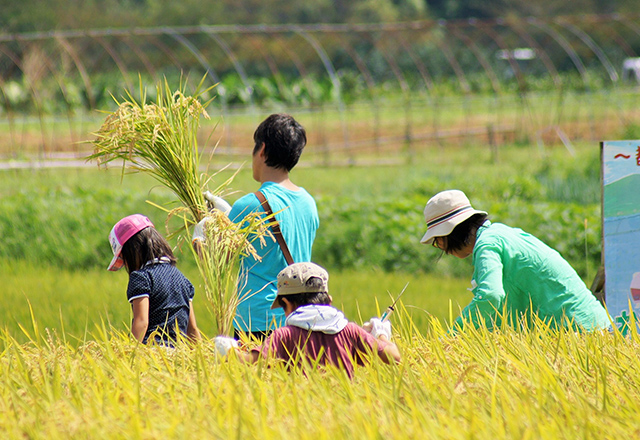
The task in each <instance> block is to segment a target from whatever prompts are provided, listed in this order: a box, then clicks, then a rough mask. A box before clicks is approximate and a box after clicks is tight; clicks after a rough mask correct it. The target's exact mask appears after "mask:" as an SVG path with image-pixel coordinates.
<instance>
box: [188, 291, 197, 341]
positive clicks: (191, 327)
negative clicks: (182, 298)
mask: <svg viewBox="0 0 640 440" xmlns="http://www.w3.org/2000/svg"><path fill="white" fill-rule="evenodd" d="M187 338H189V339H191V340H192V341H199V340H200V330H198V325H197V324H196V314H195V312H194V311H193V301H189V324H187Z"/></svg>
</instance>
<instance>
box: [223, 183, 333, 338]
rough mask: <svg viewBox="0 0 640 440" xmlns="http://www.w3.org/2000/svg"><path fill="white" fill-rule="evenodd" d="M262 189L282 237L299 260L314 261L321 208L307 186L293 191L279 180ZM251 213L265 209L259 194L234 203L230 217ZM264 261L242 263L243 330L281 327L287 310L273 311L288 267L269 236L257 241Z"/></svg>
mask: <svg viewBox="0 0 640 440" xmlns="http://www.w3.org/2000/svg"><path fill="white" fill-rule="evenodd" d="M260 191H262V193H263V194H264V195H265V197H266V198H267V201H268V202H269V205H270V206H271V209H272V210H273V212H274V213H275V217H276V219H277V220H278V222H279V223H280V229H281V230H282V236H283V237H284V240H285V241H286V242H287V246H288V247H289V250H290V251H291V256H292V257H293V261H295V262H296V263H300V262H305V261H311V248H312V246H313V240H314V239H315V237H316V230H317V229H318V226H319V225H320V220H319V218H318V209H317V207H316V202H315V201H314V200H313V197H311V195H310V194H309V193H308V192H307V191H306V190H305V189H304V188H300V189H299V190H297V191H292V190H289V189H287V188H285V187H283V186H282V185H280V184H277V183H275V182H265V183H264V184H263V185H262V186H261V187H260ZM251 212H263V209H262V207H261V206H260V202H259V201H258V198H257V197H256V196H255V194H253V193H251V194H247V195H245V196H243V197H241V198H240V199H238V200H237V201H236V202H235V203H234V204H233V206H232V208H231V212H230V213H229V218H230V219H231V220H232V221H234V222H236V223H239V222H241V221H243V219H244V218H245V217H246V216H247V215H248V214H249V213H251ZM253 245H254V247H255V248H256V251H257V253H258V255H260V257H261V261H258V260H256V259H255V258H254V257H251V256H249V257H245V258H243V259H242V261H241V263H240V277H239V280H238V294H239V296H240V303H239V304H238V308H237V310H236V316H235V319H234V327H235V328H237V329H239V330H242V331H251V332H257V331H266V330H272V329H274V328H276V327H281V326H282V325H283V322H284V312H283V310H282V309H281V308H277V309H274V310H271V304H272V303H273V300H274V299H275V298H276V277H277V276H278V273H279V272H280V271H281V270H282V269H284V268H285V267H286V266H287V262H286V260H285V258H284V255H283V254H282V250H281V249H280V245H278V243H277V242H276V241H275V239H271V238H267V240H266V244H265V245H261V244H260V243H259V242H258V241H257V240H256V241H254V242H253Z"/></svg>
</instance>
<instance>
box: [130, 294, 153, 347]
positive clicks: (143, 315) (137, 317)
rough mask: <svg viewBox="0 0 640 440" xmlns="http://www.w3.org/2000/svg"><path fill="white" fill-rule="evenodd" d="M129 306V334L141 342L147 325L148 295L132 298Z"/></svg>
mask: <svg viewBox="0 0 640 440" xmlns="http://www.w3.org/2000/svg"><path fill="white" fill-rule="evenodd" d="M131 307H132V309H133V322H132V323H131V334H132V335H133V337H134V338H136V339H137V340H138V341H140V342H142V341H143V340H144V335H145V334H146V333H147V328H148V327H149V297H148V296H144V297H140V298H136V299H134V300H132V301H131Z"/></svg>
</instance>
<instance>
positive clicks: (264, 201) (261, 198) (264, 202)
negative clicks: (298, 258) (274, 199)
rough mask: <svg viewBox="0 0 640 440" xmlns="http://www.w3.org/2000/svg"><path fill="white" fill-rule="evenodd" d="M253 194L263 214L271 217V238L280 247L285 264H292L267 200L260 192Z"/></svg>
mask: <svg viewBox="0 0 640 440" xmlns="http://www.w3.org/2000/svg"><path fill="white" fill-rule="evenodd" d="M254 194H255V195H256V197H257V198H258V200H259V201H260V205H261V206H262V209H264V212H266V213H267V215H268V216H271V220H270V226H271V230H272V231H273V236H274V237H275V239H276V241H277V242H278V244H279V245H280V249H282V253H283V254H284V259H285V260H287V264H293V257H292V256H291V252H290V251H289V246H287V242H286V241H284V237H283V236H282V231H281V230H280V224H279V223H278V220H276V217H275V216H274V215H273V211H272V210H271V205H269V202H268V201H267V198H266V197H265V196H264V194H263V193H262V191H256V192H255V193H254Z"/></svg>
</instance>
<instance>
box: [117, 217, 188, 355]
mask: <svg viewBox="0 0 640 440" xmlns="http://www.w3.org/2000/svg"><path fill="white" fill-rule="evenodd" d="M109 243H111V249H112V250H113V259H112V260H111V263H110V264H109V267H108V269H109V270H112V271H116V270H119V269H121V268H122V267H126V269H127V272H129V284H128V286H127V298H128V299H129V302H130V303H131V308H132V310H133V322H132V324H131V333H132V334H133V336H134V337H135V338H136V339H137V340H138V341H140V342H142V343H143V344H146V343H148V342H150V341H153V342H155V343H156V344H160V345H164V346H169V347H172V346H173V344H174V343H175V342H176V340H177V338H178V334H182V335H184V336H186V337H188V338H189V339H192V340H196V339H200V332H199V330H198V327H197V325H196V318H195V314H194V311H193V304H192V301H193V295H194V288H193V285H192V284H191V282H190V281H189V280H188V279H187V278H186V277H185V276H184V275H183V274H182V273H181V272H180V271H179V270H178V268H176V258H175V256H174V255H173V251H172V250H171V246H170V245H169V243H168V242H167V240H165V239H164V237H162V236H161V235H160V233H158V231H157V230H156V228H155V227H154V226H153V223H151V220H149V219H148V218H147V217H145V216H144V215H141V214H133V215H130V216H127V217H125V218H123V219H122V220H120V221H119V222H118V223H116V224H115V226H114V227H113V229H111V233H110V234H109Z"/></svg>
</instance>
